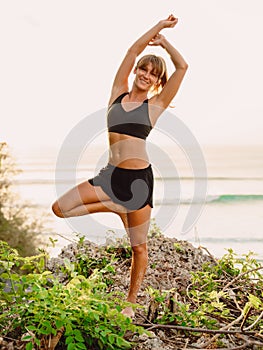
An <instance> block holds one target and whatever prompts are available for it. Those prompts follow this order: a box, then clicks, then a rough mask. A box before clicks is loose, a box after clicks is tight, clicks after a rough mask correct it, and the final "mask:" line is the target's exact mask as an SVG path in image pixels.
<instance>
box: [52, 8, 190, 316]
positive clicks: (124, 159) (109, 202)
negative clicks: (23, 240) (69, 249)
mask: <svg viewBox="0 0 263 350" xmlns="http://www.w3.org/2000/svg"><path fill="white" fill-rule="evenodd" d="M177 21H178V19H177V18H175V17H174V16H173V15H170V16H169V17H168V18H167V19H165V20H161V21H159V22H158V24H156V25H155V26H154V27H153V28H151V29H150V30H149V31H147V32H146V33H145V34H144V35H142V36H141V37H140V38H139V39H138V40H137V41H136V42H135V43H134V44H133V45H132V46H131V47H130V48H129V50H128V51H127V54H126V56H125V57H124V59H123V61H122V63H121V65H120V67H119V69H118V71H117V74H116V76H115V79H114V82H113V86H112V91H111V96H110V100H109V107H108V116H107V117H108V131H109V145H110V149H109V162H108V165H107V166H106V167H105V168H103V169H102V170H101V171H100V173H99V174H98V175H97V176H95V177H94V178H93V179H90V180H88V181H86V182H83V183H81V184H79V185H78V186H76V187H75V188H73V189H71V190H70V191H68V192H67V193H66V194H64V195H63V196H62V197H61V198H60V199H59V200H58V201H56V202H55V203H54V204H53V206H52V209H53V212H54V213H55V215H57V216H59V217H72V216H80V215H85V214H91V213H98V212H113V213H116V214H118V215H119V216H120V218H121V220H122V222H123V224H124V227H125V229H126V231H127V233H128V235H129V238H130V242H131V246H132V264H131V276H130V288H129V292H128V296H127V301H128V302H130V303H134V304H135V303H136V298H137V294H138V291H139V288H140V286H141V283H142V280H143V277H144V274H145V271H146V267H147V261H148V254H147V233H148V229H149V223H150V217H151V209H152V206H153V205H152V191H153V176H152V168H151V165H150V164H149V160H148V157H147V152H146V142H145V140H146V138H147V136H148V134H149V132H150V131H151V129H152V128H153V127H154V125H155V123H156V121H157V119H158V118H159V116H160V115H161V113H162V112H163V111H164V110H165V109H166V108H167V107H168V106H169V104H170V103H171V101H172V99H173V98H174V96H175V95H176V93H177V91H178V89H179V87H180V84H181V82H182V80H183V77H184V75H185V72H186V70H187V63H186V62H185V60H184V59H183V57H182V56H181V55H180V53H179V52H178V51H177V50H176V49H175V48H174V47H173V46H172V45H171V44H170V43H169V42H168V40H167V39H166V38H165V37H164V36H163V35H161V34H160V31H161V30H162V29H164V28H173V27H174V26H175V25H176V24H177ZM147 45H152V46H161V47H162V48H163V49H164V50H166V51H167V53H168V54H169V55H170V57H171V60H172V62H173V64H174V67H175V70H174V72H173V74H172V75H171V76H170V78H169V79H168V80H167V71H166V66H165V62H164V60H163V59H162V58H161V57H157V56H155V55H146V56H143V57H142V58H141V59H140V60H139V61H138V63H137V65H136V66H135V68H134V70H133V73H134V74H135V77H134V81H133V85H132V88H131V90H129V86H128V78H129V75H130V73H131V71H132V69H133V67H134V64H135V61H136V59H137V56H138V55H140V54H141V53H142V51H143V50H144V49H145V48H146V46H147ZM150 93H151V97H150V98H149V99H148V95H149V94H150ZM122 313H123V314H124V315H126V316H128V317H133V316H134V311H133V308H132V307H126V308H125V309H124V310H122Z"/></svg>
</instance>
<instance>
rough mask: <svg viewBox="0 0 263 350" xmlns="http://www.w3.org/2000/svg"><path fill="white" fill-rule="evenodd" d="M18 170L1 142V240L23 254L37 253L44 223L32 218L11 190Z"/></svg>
mask: <svg viewBox="0 0 263 350" xmlns="http://www.w3.org/2000/svg"><path fill="white" fill-rule="evenodd" d="M18 172H19V171H18V170H17V169H16V168H15V164H14V162H13V160H12V158H11V156H10V155H9V151H8V147H7V145H6V144H5V143H0V240H2V241H5V242H7V243H8V244H9V245H10V246H11V247H13V248H16V249H17V250H18V251H19V253H20V254H21V255H22V256H29V255H35V254H37V246H38V245H39V244H40V243H41V241H40V235H39V233H40V232H41V230H42V228H43V225H42V223H41V222H40V220H39V219H38V220H36V219H33V220H32V218H31V217H30V214H29V213H27V206H26V204H25V203H24V204H23V203H21V202H20V201H19V199H18V196H17V195H15V194H14V193H13V192H12V191H11V185H12V181H13V178H14V175H16V174H17V173H18Z"/></svg>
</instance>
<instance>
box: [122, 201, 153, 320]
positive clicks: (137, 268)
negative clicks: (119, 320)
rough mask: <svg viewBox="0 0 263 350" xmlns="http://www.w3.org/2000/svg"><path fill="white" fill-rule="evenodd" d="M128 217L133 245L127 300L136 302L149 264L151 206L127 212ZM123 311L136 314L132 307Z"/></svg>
mask: <svg viewBox="0 0 263 350" xmlns="http://www.w3.org/2000/svg"><path fill="white" fill-rule="evenodd" d="M127 218H128V225H129V236H130V242H131V247H132V264H131V277H130V288H129V292H128V296H127V301H128V302H130V303H134V304H135V303H136V300H137V294H138V292H139V289H140V286H141V284H142V281H143V278H144V275H145V272H146V268H147V264H148V251H147V234H148V230H149V224H150V218H151V207H150V206H149V205H146V206H145V207H144V208H142V209H139V210H136V211H133V212H129V213H127ZM122 313H123V314H124V315H126V316H129V317H133V316H134V312H133V310H132V308H131V307H126V308H125V309H124V310H122Z"/></svg>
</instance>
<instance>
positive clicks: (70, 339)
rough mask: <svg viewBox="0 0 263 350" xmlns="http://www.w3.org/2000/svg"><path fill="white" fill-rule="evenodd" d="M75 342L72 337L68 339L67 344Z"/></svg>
mask: <svg viewBox="0 0 263 350" xmlns="http://www.w3.org/2000/svg"><path fill="white" fill-rule="evenodd" d="M73 342H74V338H73V337H72V336H71V335H70V336H69V337H67V339H66V344H71V343H73Z"/></svg>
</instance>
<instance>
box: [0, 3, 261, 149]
mask: <svg viewBox="0 0 263 350" xmlns="http://www.w3.org/2000/svg"><path fill="white" fill-rule="evenodd" d="M170 13H173V14H174V15H175V16H177V17H178V18H179V22H178V24H177V26H176V27H175V28H174V29H166V30H164V31H163V34H164V35H165V36H166V37H167V38H168V39H169V40H170V41H171V42H172V43H173V44H174V45H175V47H177V48H178V49H179V51H180V52H181V53H182V54H183V56H184V57H185V59H186V61H187V62H188V63H189V70H188V72H187V75H186V77H185V80H184V81H183V84H182V87H181V89H180V91H179V93H178V95H177V97H176V98H175V100H174V104H175V106H176V108H174V109H173V110H171V112H172V113H175V114H176V115H177V116H178V117H179V118H180V119H182V120H183V121H184V123H185V124H186V125H187V127H188V128H189V129H190V130H191V131H192V132H193V134H194V135H195V136H196V138H197V139H198V141H199V142H200V144H201V145H202V144H211V143H212V144H230V143H231V144H242V145H246V144H262V143H263V142H262V131H263V105H262V82H263V68H262V62H263V47H262V33H263V2H262V0H251V1H248V0H178V1H160V0H151V1H148V0H144V1H142V0H134V1H132V2H125V1H121V0H110V1H100V0H97V1H88V0H86V1H80V0H78V1H73V0H71V1H65V0H63V1H62V0H59V1H58V0H55V1H54V0H53V1H47V0H43V1H39V0H31V1H26V0H24V1H21V0H19V1H12V0H10V1H4V0H1V1H0V39H1V40H0V42H1V55H0V62H1V64H0V96H1V103H0V116H1V127H0V139H1V140H3V141H7V142H8V143H9V144H10V146H11V147H13V148H17V149H26V148H32V147H35V148H38V147H39V146H41V147H42V146H44V147H48V146H53V145H54V146H59V145H60V144H61V143H62V142H63V140H64V138H65V137H66V135H67V134H68V132H69V131H70V130H71V129H72V128H73V127H74V126H75V125H76V124H77V123H78V122H79V121H80V120H81V119H83V118H84V117H86V116H87V115H88V114H89V113H92V112H94V111H97V110H99V109H101V108H105V106H106V105H107V101H108V98H109V93H110V89H111V84H112V81H113V78H114V75H115V72H116V70H117V68H118V66H119V64H120V62H121V60H122V58H123V56H124V55H125V53H126V50H127V49H128V47H129V46H130V45H131V44H132V43H133V42H134V41H135V40H136V39H137V38H138V37H139V36H140V35H141V34H142V33H144V32H145V31H146V30H148V29H149V28H150V27H151V26H152V25H154V24H155V23H157V21H159V20H160V19H164V18H166V17H167V16H168V15H169V14H170ZM145 52H154V53H157V54H161V55H163V57H164V58H165V59H166V61H167V65H168V69H169V71H171V68H172V65H171V64H170V61H169V58H168V56H167V55H165V52H164V51H163V50H162V49H161V48H153V47H149V48H147V50H146V51H145Z"/></svg>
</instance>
